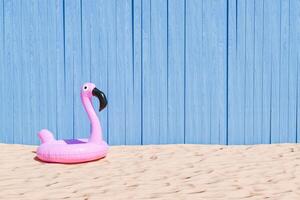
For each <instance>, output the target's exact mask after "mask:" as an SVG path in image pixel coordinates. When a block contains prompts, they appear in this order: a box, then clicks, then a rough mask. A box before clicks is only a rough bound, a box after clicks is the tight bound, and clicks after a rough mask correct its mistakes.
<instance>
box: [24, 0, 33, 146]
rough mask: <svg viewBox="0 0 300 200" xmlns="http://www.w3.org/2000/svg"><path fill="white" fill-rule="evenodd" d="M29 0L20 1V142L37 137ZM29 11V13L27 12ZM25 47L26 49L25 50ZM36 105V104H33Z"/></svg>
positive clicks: (31, 13)
mask: <svg viewBox="0 0 300 200" xmlns="http://www.w3.org/2000/svg"><path fill="white" fill-rule="evenodd" d="M30 3H32V2H30V1H26V2H22V12H21V13H22V50H23V52H22V77H23V81H22V84H21V90H22V91H23V94H22V105H23V108H22V129H23V131H22V135H23V139H22V143H24V144H32V138H33V137H37V135H36V133H35V134H34V133H33V130H32V124H33V120H35V119H34V118H33V117H32V106H31V93H30V88H31V77H30V76H31V68H32V66H33V65H32V55H33V48H32V44H33V42H34V40H33V25H32V23H33V12H32V11H33V9H32V6H31V5H29V4H30ZM28 13H30V14H28ZM25 49H26V51H25ZM35 106H36V105H35Z"/></svg>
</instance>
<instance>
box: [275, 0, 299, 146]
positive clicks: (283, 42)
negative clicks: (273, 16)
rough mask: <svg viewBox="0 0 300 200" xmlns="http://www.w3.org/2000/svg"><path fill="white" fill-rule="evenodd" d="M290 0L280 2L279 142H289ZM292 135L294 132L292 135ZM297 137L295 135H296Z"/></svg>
mask: <svg viewBox="0 0 300 200" xmlns="http://www.w3.org/2000/svg"><path fill="white" fill-rule="evenodd" d="M289 3H290V2H289V0H282V1H280V13H281V15H280V63H279V64H280V69H279V73H280V77H279V84H280V85H279V117H280V122H279V131H280V138H279V141H280V142H283V143H286V142H289V120H293V119H292V118H290V116H289V103H290V89H291V88H290V86H289V78H290V77H289V75H290V74H289V72H290V70H291V69H290V63H289V61H290V57H289V37H290V33H289V15H290V13H289ZM290 134H292V132H291V133H290ZM294 135H295V134H294Z"/></svg>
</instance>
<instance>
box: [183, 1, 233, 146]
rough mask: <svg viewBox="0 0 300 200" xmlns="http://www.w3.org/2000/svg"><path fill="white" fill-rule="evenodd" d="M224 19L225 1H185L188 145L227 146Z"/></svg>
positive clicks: (225, 12) (225, 13) (225, 33)
mask: <svg viewBox="0 0 300 200" xmlns="http://www.w3.org/2000/svg"><path fill="white" fill-rule="evenodd" d="M220 15H221V16H222V17H221V18H220ZM226 18H227V2H226V1H216V2H212V1H187V2H186V88H185V89H186V135H185V139H186V142H187V143H221V144H224V143H226V91H227V87H226V81H227V80H226V74H227V70H226V67H227V66H226V54H227V51H226V35H227V26H226V25H227V23H226Z"/></svg>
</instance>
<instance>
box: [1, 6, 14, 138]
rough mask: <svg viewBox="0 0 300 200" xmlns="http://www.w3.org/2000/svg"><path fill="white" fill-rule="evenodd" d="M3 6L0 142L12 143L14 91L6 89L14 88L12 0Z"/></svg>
mask: <svg viewBox="0 0 300 200" xmlns="http://www.w3.org/2000/svg"><path fill="white" fill-rule="evenodd" d="M3 6H4V7H3V8H4V11H3V12H4V16H3V19H4V38H3V40H4V44H3V46H4V57H5V59H4V68H3V71H4V73H3V83H4V86H5V87H4V89H5V95H4V98H3V101H2V103H1V104H3V105H4V106H3V110H2V113H3V119H5V120H4V122H5V123H3V125H2V127H3V130H2V133H1V134H4V135H3V139H2V142H5V143H13V138H14V136H13V126H14V121H13V110H14V105H13V102H14V92H13V89H12V90H7V87H9V88H14V82H12V81H11V80H13V67H14V65H13V62H14V61H13V59H14V53H13V32H14V30H13V28H14V26H13V24H14V22H13V19H14V18H13V2H12V1H4V4H3Z"/></svg>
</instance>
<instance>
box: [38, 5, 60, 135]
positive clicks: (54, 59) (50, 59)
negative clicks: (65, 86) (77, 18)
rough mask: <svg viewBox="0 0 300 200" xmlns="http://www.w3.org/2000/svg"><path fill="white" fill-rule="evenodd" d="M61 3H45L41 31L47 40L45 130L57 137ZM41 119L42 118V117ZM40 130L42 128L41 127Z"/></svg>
mask: <svg viewBox="0 0 300 200" xmlns="http://www.w3.org/2000/svg"><path fill="white" fill-rule="evenodd" d="M61 5H62V3H61V2H60V1H59V0H56V1H48V2H47V5H46V6H47V7H46V10H47V20H46V22H45V23H44V24H43V30H44V32H45V35H46V38H47V41H46V42H47V43H46V46H47V49H48V51H47V54H46V57H45V60H46V61H45V62H46V65H47V68H46V70H45V71H44V73H46V74H45V76H46V77H47V82H46V83H45V88H42V89H44V90H45V93H44V95H45V96H46V97H47V104H46V105H45V107H46V108H42V109H44V110H46V111H47V113H46V115H47V128H48V129H49V130H51V131H52V132H53V134H54V136H57V124H56V113H57V98H58V97H57V67H56V66H57V65H58V66H59V67H60V68H63V65H62V63H63V62H61V60H62V59H61V58H63V53H61V52H59V54H58V53H57V52H58V50H57V49H58V47H60V48H61V47H62V46H63V42H62V41H63V40H62V39H63V34H62V32H60V34H57V32H58V30H60V31H62V28H63V27H62V20H63V18H62V6H61ZM42 117H43V116H42ZM41 128H44V126H42V127H41Z"/></svg>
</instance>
